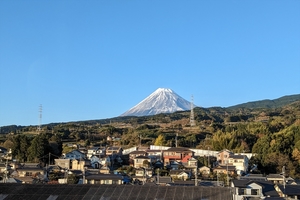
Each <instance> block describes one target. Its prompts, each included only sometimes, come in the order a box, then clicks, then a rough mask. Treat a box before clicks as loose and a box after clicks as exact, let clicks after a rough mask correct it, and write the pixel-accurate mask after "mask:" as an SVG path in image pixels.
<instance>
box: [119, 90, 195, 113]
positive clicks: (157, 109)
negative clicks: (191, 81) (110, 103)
mask: <svg viewBox="0 0 300 200" xmlns="http://www.w3.org/2000/svg"><path fill="white" fill-rule="evenodd" d="M190 109H191V103H190V102H189V101H187V100H185V99H184V98H182V97H181V96H179V95H178V94H176V93H175V92H174V91H172V90H171V89H167V88H158V89H157V90H155V91H154V92H153V93H152V94H150V95H149V96H148V97H147V98H145V99H144V100H143V101H141V102H140V103H138V104H137V105H136V106H134V107H133V108H131V109H130V110H128V111H126V112H125V113H123V114H122V115H121V116H147V115H156V114H159V113H173V112H176V111H184V110H190Z"/></svg>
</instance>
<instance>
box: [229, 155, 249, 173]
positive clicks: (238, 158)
mask: <svg viewBox="0 0 300 200" xmlns="http://www.w3.org/2000/svg"><path fill="white" fill-rule="evenodd" d="M228 165H233V166H235V168H236V171H237V174H239V175H242V174H245V173H246V172H247V171H248V166H249V159H248V157H247V156H246V155H233V154H230V155H229V158H228Z"/></svg>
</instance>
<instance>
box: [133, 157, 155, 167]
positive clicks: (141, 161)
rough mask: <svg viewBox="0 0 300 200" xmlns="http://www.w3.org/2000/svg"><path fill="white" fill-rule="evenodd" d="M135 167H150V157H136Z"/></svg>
mask: <svg viewBox="0 0 300 200" xmlns="http://www.w3.org/2000/svg"><path fill="white" fill-rule="evenodd" d="M133 160H134V164H133V167H134V168H140V167H147V168H148V167H149V165H150V161H151V160H150V158H149V157H147V156H137V157H135V159H133Z"/></svg>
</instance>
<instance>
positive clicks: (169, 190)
mask: <svg viewBox="0 0 300 200" xmlns="http://www.w3.org/2000/svg"><path fill="white" fill-rule="evenodd" d="M166 189H167V192H166V196H165V200H171V199H172V200H173V199H174V194H175V191H176V187H166Z"/></svg>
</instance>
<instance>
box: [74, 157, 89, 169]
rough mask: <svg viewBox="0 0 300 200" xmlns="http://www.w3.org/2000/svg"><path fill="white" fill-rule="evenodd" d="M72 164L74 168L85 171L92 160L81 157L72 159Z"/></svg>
mask: <svg viewBox="0 0 300 200" xmlns="http://www.w3.org/2000/svg"><path fill="white" fill-rule="evenodd" d="M71 164H72V167H71V169H72V170H80V171H83V170H85V168H86V167H87V166H90V165H91V161H90V160H86V159H79V160H77V159H74V160H71Z"/></svg>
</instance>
